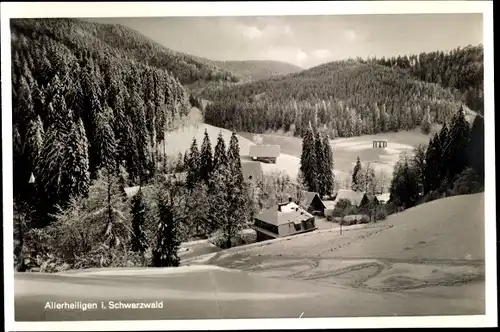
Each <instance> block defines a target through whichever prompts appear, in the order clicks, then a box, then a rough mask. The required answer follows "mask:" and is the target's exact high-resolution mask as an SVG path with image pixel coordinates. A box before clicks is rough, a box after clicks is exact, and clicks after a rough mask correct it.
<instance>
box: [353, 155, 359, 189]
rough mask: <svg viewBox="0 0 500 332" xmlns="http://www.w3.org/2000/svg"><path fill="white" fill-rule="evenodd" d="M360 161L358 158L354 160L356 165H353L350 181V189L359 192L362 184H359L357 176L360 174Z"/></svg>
mask: <svg viewBox="0 0 500 332" xmlns="http://www.w3.org/2000/svg"><path fill="white" fill-rule="evenodd" d="M361 171H362V170H361V160H360V159H359V156H358V157H357V159H356V165H354V169H353V171H352V181H351V189H352V190H354V191H361V190H362V189H361V186H362V184H361V183H359V174H360V173H361Z"/></svg>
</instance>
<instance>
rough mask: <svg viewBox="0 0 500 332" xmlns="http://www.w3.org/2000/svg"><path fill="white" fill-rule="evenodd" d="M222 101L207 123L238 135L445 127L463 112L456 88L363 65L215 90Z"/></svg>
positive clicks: (210, 94)
mask: <svg viewBox="0 0 500 332" xmlns="http://www.w3.org/2000/svg"><path fill="white" fill-rule="evenodd" d="M202 95H203V98H205V99H209V100H212V101H213V102H214V103H213V104H212V105H211V106H210V107H208V108H207V110H206V114H205V120H206V121H207V122H208V123H210V124H213V125H215V126H219V127H224V128H228V129H234V130H237V131H249V132H264V131H266V130H285V131H293V132H294V133H295V134H297V135H301V133H302V131H303V130H304V129H305V128H306V126H307V125H308V123H309V122H311V123H312V124H313V125H314V126H322V127H324V129H325V130H327V131H328V132H329V133H330V135H333V136H342V137H348V136H358V135H362V134H374V133H378V132H386V131H397V130H410V129H413V128H415V127H417V126H419V125H420V124H421V122H422V121H423V120H424V117H425V115H426V114H427V111H428V112H429V114H430V121H431V122H437V123H443V122H444V121H446V120H448V119H449V118H450V117H451V115H452V114H454V113H455V112H456V111H457V110H458V108H459V107H460V101H459V100H458V99H457V97H456V96H455V95H454V94H453V93H452V91H451V90H450V89H445V88H443V87H441V86H440V85H438V84H435V83H427V82H423V81H421V80H418V79H416V78H415V77H414V76H413V75H411V74H410V73H408V72H406V71H404V70H402V69H399V68H388V67H386V66H383V65H379V64H375V63H363V62H360V61H355V60H347V61H336V62H330V63H326V64H323V65H320V66H317V67H314V68H311V69H308V70H304V71H301V72H298V73H293V74H289V75H285V76H278V77H273V78H270V79H267V80H261V81H256V82H250V83H246V84H236V85H231V86H225V87H220V86H219V87H215V86H211V87H207V88H206V89H205V90H204V91H203V92H202Z"/></svg>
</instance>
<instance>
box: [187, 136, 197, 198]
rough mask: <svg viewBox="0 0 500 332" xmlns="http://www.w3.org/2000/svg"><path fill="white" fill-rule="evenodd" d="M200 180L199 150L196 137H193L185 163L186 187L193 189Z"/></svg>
mask: <svg viewBox="0 0 500 332" xmlns="http://www.w3.org/2000/svg"><path fill="white" fill-rule="evenodd" d="M199 180H200V152H199V151H198V144H197V143H196V138H193V142H192V143H191V148H190V150H189V161H188V165H187V179H186V185H187V188H188V189H193V188H194V187H195V186H196V183H197V182H198V181H199Z"/></svg>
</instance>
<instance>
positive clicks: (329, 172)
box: [323, 135, 335, 195]
mask: <svg viewBox="0 0 500 332" xmlns="http://www.w3.org/2000/svg"><path fill="white" fill-rule="evenodd" d="M323 149H324V158H325V174H323V181H324V186H325V187H324V189H325V194H326V195H331V194H332V193H333V190H334V189H335V188H334V187H335V176H334V174H333V166H334V164H333V152H332V146H331V145H330V138H329V136H328V135H324V136H323Z"/></svg>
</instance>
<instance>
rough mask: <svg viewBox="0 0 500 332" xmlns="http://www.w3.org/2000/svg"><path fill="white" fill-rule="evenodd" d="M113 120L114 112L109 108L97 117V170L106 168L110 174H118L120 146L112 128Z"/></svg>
mask: <svg viewBox="0 0 500 332" xmlns="http://www.w3.org/2000/svg"><path fill="white" fill-rule="evenodd" d="M112 118H113V111H112V110H111V108H109V107H108V106H106V107H105V110H104V112H102V113H99V114H97V116H96V128H95V138H96V139H95V142H96V143H97V149H96V162H97V169H99V168H102V167H105V168H107V169H108V170H109V171H110V172H117V171H118V165H117V162H116V161H117V156H118V154H117V150H118V144H117V142H116V138H115V133H114V131H113V128H112V127H111V119H112Z"/></svg>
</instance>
